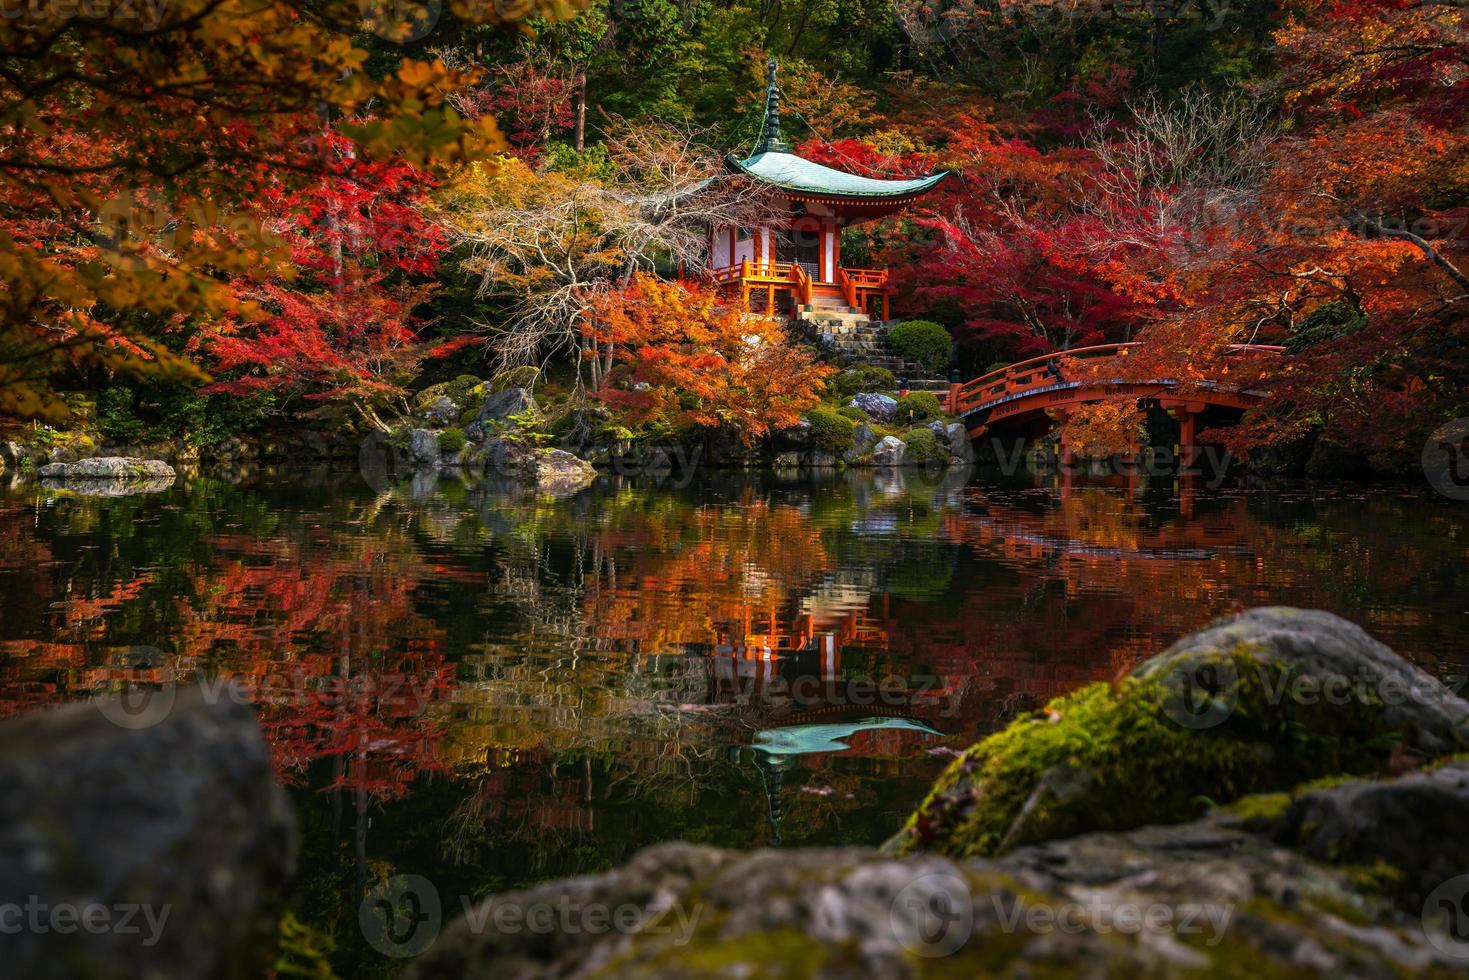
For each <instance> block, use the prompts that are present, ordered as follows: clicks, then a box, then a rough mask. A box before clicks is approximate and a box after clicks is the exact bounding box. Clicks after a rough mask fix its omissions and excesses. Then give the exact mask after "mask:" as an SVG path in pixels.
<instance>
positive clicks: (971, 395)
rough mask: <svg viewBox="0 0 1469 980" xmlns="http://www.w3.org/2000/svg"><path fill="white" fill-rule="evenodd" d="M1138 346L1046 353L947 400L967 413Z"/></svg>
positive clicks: (1240, 349) (1243, 350)
mask: <svg viewBox="0 0 1469 980" xmlns="http://www.w3.org/2000/svg"><path fill="white" fill-rule="evenodd" d="M1136 346H1137V344H1136V343H1131V344H1098V345H1097V346H1095V347H1078V348H1076V349H1075V350H1068V351H1057V352H1056V353H1054V354H1042V355H1040V356H1039V357H1032V358H1029V359H1027V360H1024V361H1016V362H1015V363H1014V364H1009V365H1006V366H1005V367H1002V368H998V369H996V370H994V371H991V372H989V373H988V374H984V375H980V376H979V377H977V378H975V379H974V380H972V381H966V382H965V383H964V384H961V385H950V386H949V397H948V401H947V408H948V411H949V414H951V415H966V414H968V413H970V412H973V411H976V410H978V409H981V408H985V407H986V406H988V405H990V404H992V403H994V402H997V401H1001V400H1003V399H1008V398H1011V397H1013V396H1015V395H1023V394H1026V393H1027V392H1031V391H1037V390H1039V389H1042V388H1050V387H1053V386H1055V385H1060V384H1067V383H1068V382H1069V380H1070V379H1069V378H1068V375H1067V370H1066V369H1067V366H1068V365H1069V364H1072V363H1074V362H1076V361H1096V360H1106V359H1109V358H1123V357H1126V356H1127V355H1128V351H1129V350H1130V349H1131V348H1134V347H1136ZM1229 350H1230V353H1232V354H1255V353H1263V354H1279V353H1281V352H1283V351H1284V350H1285V348H1284V347H1277V346H1274V345H1271V344H1231V345H1230V346H1229ZM1159 383H1163V382H1159Z"/></svg>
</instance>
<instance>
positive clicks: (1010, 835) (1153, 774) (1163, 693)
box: [895, 648, 1395, 857]
mask: <svg viewBox="0 0 1469 980" xmlns="http://www.w3.org/2000/svg"><path fill="white" fill-rule="evenodd" d="M1214 659H1217V660H1219V661H1221V664H1220V667H1219V669H1220V670H1222V671H1224V672H1226V673H1227V672H1228V671H1229V669H1230V668H1231V667H1232V668H1233V673H1234V676H1236V677H1237V678H1238V684H1237V686H1236V687H1235V694H1236V697H1235V700H1234V702H1233V709H1232V711H1231V712H1229V713H1228V715H1227V717H1225V718H1224V719H1223V720H1222V721H1221V722H1220V723H1219V724H1218V725H1216V726H1215V727H1212V728H1189V727H1184V726H1183V725H1180V724H1178V723H1177V722H1175V721H1174V720H1173V719H1172V717H1171V716H1170V711H1172V712H1173V713H1174V714H1175V715H1176V708H1177V692H1176V691H1175V690H1173V689H1172V688H1171V687H1170V685H1168V684H1167V683H1166V682H1167V679H1168V678H1169V676H1170V672H1169V671H1168V670H1166V669H1160V670H1153V671H1151V672H1144V673H1142V674H1141V675H1140V676H1139V675H1135V676H1132V677H1129V678H1126V679H1124V680H1123V681H1122V682H1121V683H1120V684H1118V685H1116V686H1115V687H1114V686H1112V685H1108V684H1093V685H1091V686H1089V687H1086V688H1083V689H1082V690H1080V691H1077V692H1076V693H1074V694H1071V695H1068V696H1066V697H1063V698H1059V699H1057V700H1055V701H1053V702H1051V704H1050V705H1049V706H1048V707H1047V709H1046V712H1045V713H1044V714H1043V715H1040V714H1038V715H1035V716H1031V717H1028V718H1024V719H1021V720H1019V721H1016V722H1015V723H1014V724H1012V725H1011V726H1010V727H1009V728H1007V729H1005V730H1004V731H1002V732H999V733H997V734H995V735H993V736H991V737H989V738H987V739H985V740H984V741H982V742H979V743H978V744H976V745H974V746H973V747H971V748H970V749H969V750H968V751H967V752H966V753H965V754H964V755H963V756H961V757H960V758H958V759H956V760H955V761H954V762H953V763H952V764H951V765H950V766H949V768H948V769H947V770H945V772H944V773H943V775H941V776H940V778H939V780H938V782H937V783H936V784H935V786H934V788H933V791H932V792H931V793H930V794H929V797H928V799H927V800H925V801H924V803H923V804H922V805H921V806H920V807H919V808H918V810H917V811H916V812H915V813H914V814H913V815H912V816H911V817H910V818H909V820H908V823H907V824H906V826H905V827H904V832H903V834H902V835H901V836H900V838H899V839H898V840H897V841H896V842H895V844H896V847H897V849H898V850H900V851H903V852H911V851H915V850H922V849H934V850H939V851H942V852H944V853H947V854H951V855H955V856H963V857H974V856H990V855H994V854H997V853H1001V852H1003V851H1005V850H1008V849H1010V848H1012V847H1015V846H1018V845H1021V844H1027V843H1034V842H1037V841H1043V840H1051V839H1055V838H1060V837H1068V836H1072V835H1075V834H1078V833H1085V832H1090V831H1105V830H1127V829H1130V828H1134V827H1140V826H1143V825H1144V824H1149V823H1172V822H1181V821H1185V820H1190V819H1194V818H1196V817H1198V816H1200V815H1202V813H1203V812H1204V810H1205V808H1206V807H1207V805H1208V801H1209V800H1218V801H1220V802H1227V801H1232V800H1238V799H1240V798H1241V797H1244V796H1247V795H1249V794H1253V793H1274V792H1279V791H1283V790H1287V789H1290V788H1292V787H1295V786H1297V785H1299V784H1301V783H1303V782H1305V781H1307V780H1309V779H1313V778H1319V777H1321V776H1322V775H1324V774H1327V773H1332V774H1340V773H1368V772H1372V771H1375V770H1376V769H1378V768H1379V767H1380V766H1381V765H1382V764H1383V763H1384V762H1385V761H1386V759H1387V757H1388V754H1389V752H1390V751H1391V748H1392V741H1393V737H1395V736H1394V735H1393V733H1389V732H1386V731H1384V730H1383V728H1382V722H1381V715H1380V714H1379V713H1377V712H1375V711H1373V710H1371V708H1370V707H1368V706H1367V705H1366V704H1365V703H1360V704H1359V703H1356V702H1354V703H1353V704H1352V705H1340V704H1326V703H1324V702H1318V703H1312V704H1304V703H1298V702H1297V701H1295V700H1293V699H1290V698H1286V699H1283V700H1282V699H1275V700H1272V699H1271V698H1270V697H1268V696H1267V688H1266V686H1265V685H1264V683H1263V682H1262V676H1261V672H1260V671H1259V670H1258V669H1257V664H1256V661H1255V660H1254V658H1253V657H1252V656H1251V651H1250V650H1249V649H1247V648H1236V649H1234V650H1231V651H1227V652H1220V653H1218V654H1215V655H1214ZM1198 662H1208V659H1207V658H1206V659H1204V660H1201V661H1198ZM1273 683H1274V681H1273V679H1272V687H1273ZM1363 700H1364V701H1367V700H1370V699H1363ZM1276 701H1278V702H1279V703H1275V702H1276ZM1165 709H1167V710H1165ZM1274 803H1275V804H1278V803H1279V801H1278V800H1276V801H1274ZM1270 805H1271V804H1269V803H1263V802H1262V803H1260V804H1259V806H1261V807H1263V808H1265V809H1266V810H1268V809H1269V806H1270Z"/></svg>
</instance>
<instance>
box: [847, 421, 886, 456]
mask: <svg viewBox="0 0 1469 980" xmlns="http://www.w3.org/2000/svg"><path fill="white" fill-rule="evenodd" d="M877 443H878V438H877V433H876V432H874V431H873V430H872V426H870V425H867V424H865V423H864V424H862V425H859V426H857V427H856V428H855V429H853V430H852V448H851V449H849V450H847V451H846V452H845V453H843V454H842V458H843V459H844V460H845V461H846V462H848V463H855V462H857V461H858V460H859V459H861V458H862V457H863V456H866V455H867V454H868V453H870V452H872V450H873V447H874V446H876V445H877Z"/></svg>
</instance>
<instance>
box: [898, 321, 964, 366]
mask: <svg viewBox="0 0 1469 980" xmlns="http://www.w3.org/2000/svg"><path fill="white" fill-rule="evenodd" d="M888 346H890V347H891V348H892V349H893V352H894V353H895V354H897V355H898V356H899V357H901V358H903V360H905V361H913V362H915V363H917V364H920V365H922V366H923V368H924V370H927V371H933V372H934V373H938V372H940V371H942V370H943V369H944V368H946V367H948V366H949V359H950V357H951V356H952V355H953V352H954V338H953V337H950V336H949V331H947V330H945V329H944V328H943V327H941V326H939V325H938V324H937V323H934V322H933V321H932V320H904V321H903V322H902V323H900V324H898V325H897V326H895V327H893V328H892V329H891V330H889V331H888Z"/></svg>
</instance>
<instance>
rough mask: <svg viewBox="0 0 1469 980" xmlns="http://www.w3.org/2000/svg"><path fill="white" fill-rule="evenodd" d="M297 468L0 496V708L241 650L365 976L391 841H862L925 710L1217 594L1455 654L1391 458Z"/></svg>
mask: <svg viewBox="0 0 1469 980" xmlns="http://www.w3.org/2000/svg"><path fill="white" fill-rule="evenodd" d="M319 479H320V482H319V483H317V484H316V485H306V484H304V483H303V482H302V481H299V480H297V481H292V482H288V481H281V482H278V483H271V484H263V485H261V486H257V487H251V488H241V487H231V486H227V485H224V484H219V483H212V482H209V481H196V482H193V483H189V484H185V485H181V486H178V487H175V488H173V489H172V490H169V491H166V492H163V493H159V494H152V495H148V496H146V497H130V498H112V499H91V498H80V497H70V496H66V495H64V494H60V493H54V492H50V491H44V490H37V489H35V488H25V489H23V490H21V491H10V492H8V494H6V495H0V710H3V711H4V712H6V713H16V712H20V711H25V710H31V709H34V708H36V707H38V706H42V705H45V704H48V703H53V702H58V701H65V700H72V699H77V698H84V697H88V696H91V695H93V694H98V693H104V692H107V691H112V690H116V689H118V688H119V687H121V686H124V685H126V684H130V683H138V684H145V685H149V684H151V685H161V684H167V683H170V682H176V681H188V680H191V679H195V678H203V679H205V680H206V681H207V682H209V683H212V684H217V683H218V682H219V681H220V680H221V679H223V678H233V679H236V680H237V681H238V682H240V683H241V684H243V685H244V688H245V690H246V691H247V692H248V693H249V695H250V697H251V698H252V700H253V701H254V703H255V704H256V706H257V709H258V711H259V713H260V717H261V720H262V723H263V726H264V729H265V732H266V737H267V738H268V740H269V742H270V744H271V747H272V749H273V752H274V754H275V758H276V763H277V767H278V769H279V771H280V773H281V777H282V779H283V780H284V781H286V782H287V783H288V784H289V785H293V786H295V787H297V790H296V792H297V794H298V799H299V801H300V806H301V813H302V820H303V826H304V830H305V842H306V852H305V855H304V860H303V884H302V902H301V906H300V908H301V913H302V916H303V917H304V918H309V919H310V920H311V921H313V922H316V923H318V924H320V925H323V926H325V927H326V928H328V929H329V930H330V931H333V932H335V933H336V934H337V935H338V938H339V939H340V940H341V942H342V943H343V944H344V946H343V951H342V953H341V954H340V955H341V956H342V957H344V958H345V959H344V960H343V962H344V963H347V964H350V965H351V966H352V968H353V969H352V970H351V971H350V972H359V971H358V970H357V969H356V968H357V967H362V968H364V969H369V968H370V969H372V970H376V969H378V966H379V965H380V964H376V961H375V960H373V961H372V962H371V963H368V960H371V958H372V957H374V956H375V954H373V953H372V952H371V951H370V950H360V949H355V947H353V945H352V944H353V943H356V942H357V940H356V939H355V938H353V937H354V929H353V927H352V925H351V924H352V922H354V921H355V902H356V901H357V897H359V896H361V895H362V894H363V892H364V890H365V888H366V887H368V886H369V884H370V883H371V882H373V881H376V880H379V879H381V878H382V877H385V876H386V875H389V874H392V873H395V871H412V872H414V873H420V874H428V875H429V876H430V877H432V878H434V880H435V881H436V882H438V883H439V885H440V888H441V890H445V891H446V893H447V894H457V893H459V892H456V891H455V890H456V889H459V890H460V891H461V892H462V893H463V894H478V893H483V892H485V891H489V890H493V889H496V888H504V887H509V886H513V885H518V884H522V883H525V882H528V881H530V880H534V879H537V878H542V877H546V876H550V875H557V874H572V873H582V872H587V871H592V870H596V869H598V868H602V867H607V866H610V865H612V864H615V863H617V862H620V861H622V860H625V859H626V858H627V857H628V856H629V855H630V854H631V852H632V851H633V850H635V849H637V848H638V847H641V846H644V845H646V844H648V843H652V842H654V841H657V840H663V839H668V838H674V837H683V838H688V839H694V840H707V841H713V842H717V843H722V844H727V845H731V846H748V845H754V844H760V843H769V842H772V841H775V840H777V839H779V840H780V841H782V842H785V843H826V844H832V843H845V842H859V843H872V842H874V841H877V840H880V839H881V838H883V837H884V836H886V835H887V834H888V833H890V832H891V831H892V830H893V829H894V828H895V827H896V825H897V823H898V822H899V821H900V820H901V818H902V816H903V814H904V813H905V812H906V811H907V809H908V808H909V807H910V806H911V804H912V803H913V802H914V801H915V800H916V799H917V798H918V796H919V795H920V794H921V793H922V792H923V789H924V787H925V786H926V784H927V782H928V781H929V780H930V779H931V778H932V776H933V775H934V774H935V773H936V772H937V770H938V768H939V767H940V766H941V765H942V762H943V759H942V758H941V757H939V756H937V755H935V754H933V750H934V749H935V748H936V747H937V746H939V745H940V744H941V743H943V742H944V741H945V740H946V741H947V744H949V745H958V744H963V743H966V742H967V741H969V740H971V739H972V738H973V737H974V736H975V735H976V734H979V733H981V732H984V731H988V730H992V729H994V728H995V727H997V726H999V725H1002V724H1003V723H1004V722H1005V721H1006V720H1007V719H1009V718H1011V717H1014V716H1015V715H1016V714H1017V713H1020V712H1023V711H1027V710H1033V709H1035V708H1037V707H1039V706H1040V705H1041V704H1043V703H1044V702H1045V701H1046V700H1047V699H1048V698H1050V697H1052V696H1055V695H1057V694H1060V693H1063V692H1066V691H1069V690H1071V689H1074V688H1075V687H1077V686H1079V685H1081V684H1082V683H1085V682H1086V681H1089V680H1092V679H1097V678H1105V677H1110V676H1113V675H1114V674H1116V673H1117V672H1118V671H1121V670H1125V669H1127V668H1128V667H1130V666H1131V665H1132V664H1133V663H1135V662H1137V661H1138V660H1139V659H1141V658H1143V657H1145V656H1147V655H1149V654H1151V653H1152V652H1155V651H1157V650H1158V649H1160V648H1161V647H1163V646H1164V645H1166V644H1167V643H1168V642H1171V641H1172V640H1173V639H1175V638H1176V637H1178V636H1179V635H1181V634H1183V633H1185V632H1187V631H1188V630H1190V629H1193V628H1195V627H1197V626H1198V625H1200V624H1201V623H1203V622H1204V621H1206V620H1208V619H1210V618H1212V617H1214V616H1216V615H1219V614H1221V613H1224V612H1228V611H1231V610H1234V609H1239V608H1243V607H1246V606H1253V605H1260V604H1266V603H1288V604H1294V605H1307V606H1320V607H1324V608H1329V609H1332V610H1334V611H1337V612H1340V613H1342V614H1343V615H1346V616H1347V617H1349V618H1351V619H1354V620H1356V621H1358V622H1360V623H1362V624H1363V625H1364V626H1366V627H1367V628H1368V629H1369V630H1371V631H1373V632H1374V633H1375V634H1377V635H1378V636H1380V637H1381V638H1382V639H1383V640H1384V641H1385V642H1387V643H1389V644H1390V645H1392V646H1394V647H1395V648H1396V649H1398V650H1400V651H1402V652H1404V653H1405V654H1406V655H1408V656H1410V657H1412V658H1414V659H1415V660H1417V661H1418V662H1419V663H1420V664H1421V665H1423V666H1424V667H1425V668H1427V669H1428V670H1430V671H1431V672H1436V673H1438V674H1440V675H1442V676H1447V675H1449V674H1453V673H1457V672H1462V670H1463V669H1464V667H1465V664H1464V662H1463V660H1462V655H1461V654H1460V653H1459V652H1458V651H1459V643H1458V642H1457V639H1456V637H1457V636H1459V635H1462V634H1461V633H1460V631H1461V630H1462V629H1463V627H1464V626H1465V625H1466V623H1465V619H1466V616H1469V613H1466V611H1465V609H1464V608H1463V602H1462V596H1463V595H1464V594H1466V592H1469V588H1466V586H1469V582H1466V581H1465V579H1466V572H1465V568H1466V567H1469V566H1466V562H1465V558H1466V554H1465V552H1466V549H1469V543H1466V540H1465V536H1464V534H1463V527H1462V520H1461V518H1460V517H1459V515H1458V514H1457V512H1456V511H1455V510H1454V509H1453V507H1452V506H1449V505H1447V504H1446V503H1445V502H1440V501H1438V500H1436V499H1433V498H1430V497H1427V496H1424V495H1418V494H1414V493H1409V492H1405V491H1373V492H1364V491H1362V490H1360V489H1346V490H1335V491H1333V490H1330V489H1329V488H1321V487H1302V486H1293V487H1292V486H1288V487H1284V488H1274V489H1269V488H1266V489H1249V490H1245V489H1239V488H1233V489H1224V490H1218V491H1207V490H1194V489H1192V488H1189V487H1184V488H1182V489H1183V492H1181V493H1180V492H1178V490H1177V489H1176V488H1174V487H1173V486H1171V485H1165V486H1152V487H1149V486H1148V485H1146V484H1145V483H1137V482H1134V483H1132V484H1129V483H1128V482H1127V481H1125V480H1115V481H1109V480H1102V481H1079V482H1078V483H1076V484H1072V483H1070V482H1065V483H1053V484H1052V485H1045V484H1035V483H1030V482H1026V481H1018V482H1017V481H1004V480H998V479H990V478H986V477H984V476H983V475H981V476H980V477H978V478H976V479H974V480H972V481H969V482H966V480H965V479H963V478H956V477H949V478H928V477H925V476H923V475H922V474H918V473H909V474H906V475H904V474H897V473H888V474H878V475H872V474H847V475H841V476H836V475H829V476H827V477H826V478H824V479H821V480H812V481H786V482H781V481H776V480H772V479H768V478H757V477H737V476H715V477H710V478H709V480H708V481H707V482H704V483H700V484H696V485H695V486H694V487H691V488H688V489H685V490H673V489H659V488H656V487H639V486H635V485H632V484H630V483H626V482H617V481H614V480H611V479H604V481H603V482H602V484H599V485H598V486H597V487H596V488H594V489H593V490H591V491H589V492H587V493H584V494H582V495H580V496H578V497H576V498H573V499H572V500H569V501H562V502H551V501H544V500H536V499H533V498H518V497H512V496H507V495H504V494H497V493H492V492H490V491H488V490H485V489H479V490H471V489H469V488H466V487H464V486H463V485H461V484H458V483H457V482H455V481H452V480H449V479H441V480H440V481H438V484H437V487H433V486H432V481H428V482H423V481H420V482H419V483H418V484H416V485H404V486H398V487H393V488H390V489H387V490H384V491H382V492H373V491H372V490H371V489H370V488H368V487H367V486H365V485H364V484H363V483H362V482H361V481H360V479H358V478H357V477H356V476H355V475H352V474H346V475H340V476H323V477H320V478H319ZM821 733H826V734H827V735H830V736H831V739H830V740H827V741H822V740H820V739H816V738H815V735H818V734H821ZM935 733H942V734H941V735H940V734H935ZM818 742H820V744H819V745H818ZM792 746H795V747H796V748H795V749H793V750H792V749H791V747H792ZM811 746H816V748H811ZM364 957H365V958H367V959H363V958H364Z"/></svg>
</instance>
